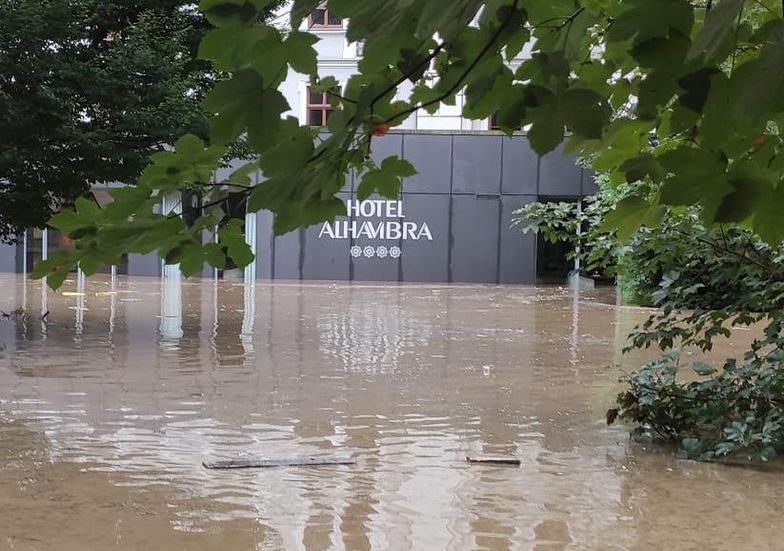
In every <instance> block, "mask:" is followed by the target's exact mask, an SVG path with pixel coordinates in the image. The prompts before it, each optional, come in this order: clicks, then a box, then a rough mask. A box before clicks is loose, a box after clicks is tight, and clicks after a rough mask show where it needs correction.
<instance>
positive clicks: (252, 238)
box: [244, 212, 256, 281]
mask: <svg viewBox="0 0 784 551" xmlns="http://www.w3.org/2000/svg"><path fill="white" fill-rule="evenodd" d="M245 243H247V244H248V247H250V250H251V251H252V252H253V256H254V258H253V262H251V263H250V264H248V265H247V266H245V274H244V275H245V281H255V280H256V258H255V256H256V213H255V212H249V213H247V214H245Z"/></svg>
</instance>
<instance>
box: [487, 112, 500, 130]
mask: <svg viewBox="0 0 784 551" xmlns="http://www.w3.org/2000/svg"><path fill="white" fill-rule="evenodd" d="M487 128H488V129H489V130H501V127H500V126H498V113H493V114H492V115H490V119H489V120H488V121H487Z"/></svg>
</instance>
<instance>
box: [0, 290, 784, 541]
mask: <svg viewBox="0 0 784 551" xmlns="http://www.w3.org/2000/svg"><path fill="white" fill-rule="evenodd" d="M62 291H63V292H60V293H58V294H55V293H52V292H49V291H46V290H45V289H44V288H43V287H42V284H41V282H34V281H30V282H27V283H26V284H25V283H24V281H23V280H22V279H21V278H19V277H16V276H3V277H2V278H0V310H3V311H5V312H9V311H12V310H15V309H17V308H20V307H23V308H24V309H25V315H24V316H18V317H17V319H2V320H0V349H2V350H1V351H0V549H13V550H58V551H70V550H92V549H95V550H105V549H144V550H147V549H195V550H202V549H203V550H208V549H209V550H213V549H226V550H232V551H233V550H277V549H303V550H326V549H346V550H366V549H380V550H387V549H392V550H394V549H416V550H420V549H424V550H442V549H455V550H474V549H488V550H506V549H537V550H559V549H657V550H658V549H781V548H782V546H784V543H782V541H783V540H782V536H781V533H782V532H781V528H782V521H781V519H782V510H783V509H784V478H783V477H782V474H784V468H782V467H781V465H780V464H779V463H776V464H774V465H772V466H770V467H768V468H766V469H757V468H754V469H752V468H738V467H730V466H726V465H715V464H701V463H695V462H690V461H682V460H678V459H676V458H675V457H674V456H673V455H672V454H671V453H669V452H667V451H663V450H657V449H651V448H650V447H649V446H645V445H643V444H640V443H634V442H631V441H630V440H629V438H628V429H627V428H625V427H623V426H613V427H608V426H606V424H605V422H604V414H605V411H606V409H607V408H608V407H609V406H610V405H611V404H612V401H613V397H614V395H615V393H616V392H617V390H618V388H619V384H618V382H617V379H618V376H619V374H620V372H621V370H622V369H631V368H633V367H634V366H635V365H637V364H638V363H639V362H640V361H641V358H639V357H635V358H626V357H621V355H620V353H619V350H620V348H621V347H622V346H623V343H624V335H625V333H626V332H628V331H629V330H630V329H631V328H632V327H633V326H634V324H635V323H637V322H639V321H640V320H642V319H644V317H645V316H646V315H647V314H648V312H647V311H645V310H643V309H638V308H626V307H618V306H616V305H615V299H614V296H613V294H612V292H611V291H609V290H599V291H595V292H585V291H584V292H583V293H582V294H581V295H580V296H575V295H573V293H572V291H569V290H564V289H558V288H553V287H548V288H533V287H504V286H500V287H498V286H433V285H393V284H392V285H386V284H330V283H320V284H299V283H289V284H286V283H257V284H256V285H250V284H248V285H243V284H242V283H231V282H214V281H212V280H209V279H208V280H202V281H201V282H199V281H194V282H182V284H180V282H179V281H177V279H176V278H175V279H172V280H168V281H167V282H166V283H161V281H159V280H158V279H154V278H133V279H124V278H119V279H115V280H114V281H112V280H110V279H109V278H108V277H104V278H97V279H90V280H88V281H86V282H85V281H84V280H83V279H80V278H78V279H75V280H74V281H69V282H67V283H66V284H65V286H64V288H63V290H62ZM47 311H48V312H49V313H48V315H46V316H45V319H44V320H42V319H41V316H42V314H44V313H46V312H47ZM736 338H740V339H741V340H743V339H746V340H748V335H743V334H742V333H739V337H736ZM731 346H732V343H724V345H723V347H720V349H719V351H718V354H721V353H722V352H727V351H728V349H729V348H731ZM476 454H493V455H496V454H498V455H514V456H517V457H519V458H520V459H521V460H522V465H521V466H520V467H519V468H518V467H503V466H483V465H473V464H467V463H466V462H465V457H466V456H467V455H476ZM310 455H323V456H325V457H346V458H352V459H354V460H355V461H356V465H353V466H337V467H335V466H332V467H321V468H314V467H310V468H277V469H263V470H254V469H251V470H240V471H214V470H207V469H205V468H203V467H202V461H205V460H206V461H209V460H216V459H228V458H242V457H246V458H247V457H264V458H273V459H275V458H291V457H297V456H310Z"/></svg>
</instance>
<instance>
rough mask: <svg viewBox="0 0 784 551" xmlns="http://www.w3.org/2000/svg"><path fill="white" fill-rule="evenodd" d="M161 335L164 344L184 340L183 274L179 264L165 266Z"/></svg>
mask: <svg viewBox="0 0 784 551" xmlns="http://www.w3.org/2000/svg"><path fill="white" fill-rule="evenodd" d="M160 333H161V336H162V337H163V341H162V342H163V343H166V342H172V341H177V340H179V339H180V338H182V272H181V271H180V266H179V264H165V265H164V266H163V273H162V275H161V321H160Z"/></svg>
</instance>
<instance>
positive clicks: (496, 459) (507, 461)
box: [466, 455, 522, 467]
mask: <svg viewBox="0 0 784 551" xmlns="http://www.w3.org/2000/svg"><path fill="white" fill-rule="evenodd" d="M466 461H468V462H469V463H481V464H485V465H513V466H515V467H519V466H520V465H521V463H522V461H520V460H519V459H518V458H517V457H509V456H492V455H483V456H478V457H466Z"/></svg>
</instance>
